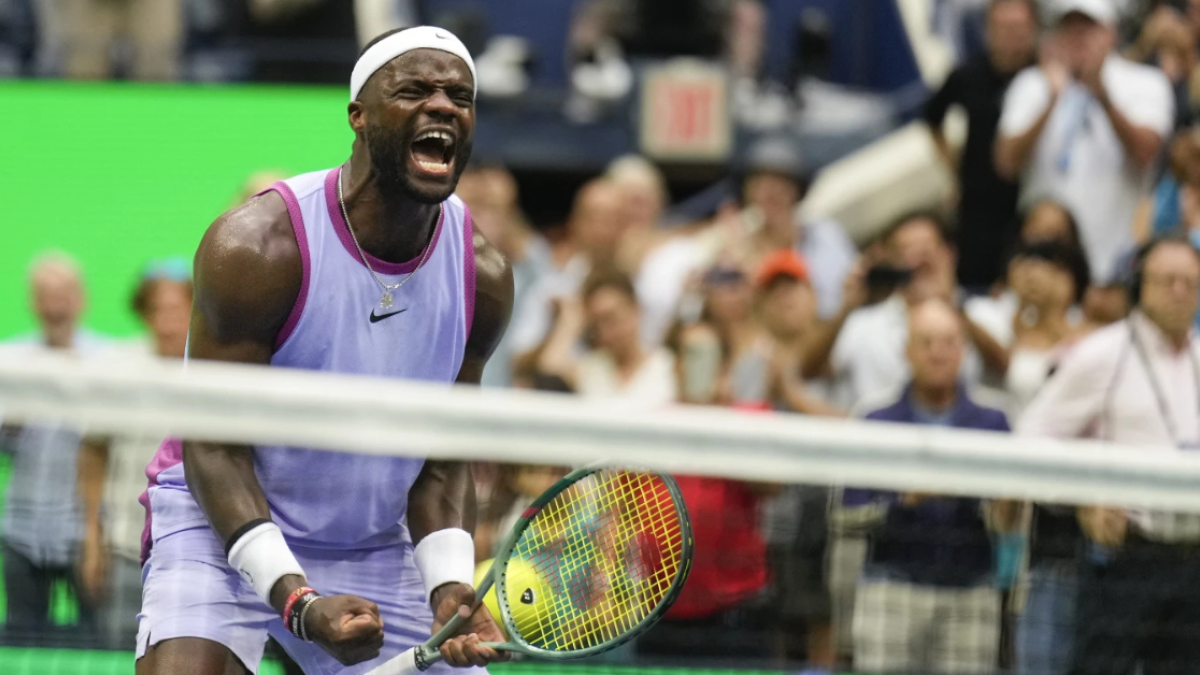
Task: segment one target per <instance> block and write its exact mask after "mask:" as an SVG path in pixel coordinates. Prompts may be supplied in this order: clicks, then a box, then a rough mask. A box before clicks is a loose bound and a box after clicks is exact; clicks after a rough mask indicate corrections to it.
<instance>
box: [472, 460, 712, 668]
mask: <svg viewBox="0 0 1200 675" xmlns="http://www.w3.org/2000/svg"><path fill="white" fill-rule="evenodd" d="M612 470H626V471H631V472H637V473H644V474H653V475H654V476H656V477H657V478H658V479H660V480H661V481H662V482H663V484H664V485H665V486H666V488H667V491H668V492H669V493H670V495H671V503H672V505H673V506H674V507H675V513H676V517H677V519H678V520H679V530H680V532H679V536H680V541H681V550H680V568H679V571H678V572H677V573H676V574H675V578H674V579H673V580H672V581H671V587H670V588H669V589H667V592H666V594H665V595H664V596H663V599H662V600H661V601H660V602H659V603H658V605H656V606H655V607H654V609H653V611H651V612H650V613H649V614H647V615H646V616H645V617H644V618H643V619H642V620H641V621H639V622H638V624H637V625H636V626H634V627H633V628H631V629H629V630H627V631H625V632H624V633H622V634H621V635H618V636H616V637H614V638H612V639H610V640H608V641H606V642H604V643H601V644H598V645H594V646H591V647H585V648H583V649H571V650H565V651H556V650H553V649H543V648H541V647H537V646H535V645H531V644H529V643H528V642H525V641H524V640H523V639H521V638H520V632H519V631H518V630H517V626H516V620H515V619H514V618H513V616H512V613H511V611H510V610H509V606H510V605H509V602H508V585H507V584H506V583H503V581H504V579H505V577H506V575H507V571H508V563H509V560H510V559H511V558H512V552H513V549H514V548H516V546H517V542H519V541H520V539H521V535H523V534H524V533H525V531H526V530H527V529H528V528H529V525H530V524H531V523H532V522H533V521H534V520H535V519H536V518H537V517H538V514H540V513H541V510H542V509H543V508H545V506H546V505H547V504H549V503H550V502H551V501H553V500H554V498H555V497H557V496H558V495H560V494H562V493H563V492H564V491H566V490H567V489H568V488H570V487H571V486H572V485H575V484H576V483H578V482H580V481H582V480H584V479H585V478H587V477H588V476H592V475H595V474H597V473H602V472H604V471H612ZM692 548H693V541H692V522H691V519H690V518H689V517H688V511H687V505H686V504H685V503H684V501H683V493H682V492H681V491H680V489H679V485H678V484H677V483H676V482H675V480H674V479H673V478H671V477H670V476H668V475H667V474H664V473H659V472H657V471H647V470H644V469H637V468H630V467H620V468H618V467H613V466H603V465H601V466H595V465H593V466H587V467H583V468H580V469H576V470H574V471H572V472H571V473H568V474H567V475H566V476H563V477H562V478H561V479H559V481H558V482H557V483H555V484H554V485H552V486H551V487H550V489H548V490H546V491H545V492H544V493H542V494H541V496H539V497H538V498H537V499H535V500H534V501H533V503H532V504H531V505H530V506H529V508H527V509H525V512H524V513H522V514H521V517H520V518H518V519H517V522H516V523H515V524H514V525H513V528H512V530H511V531H510V532H509V534H508V536H507V537H506V538H505V539H504V541H503V542H502V543H501V544H500V548H499V551H498V552H497V553H496V558H495V560H496V562H495V563H493V564H492V569H491V570H490V571H489V573H488V578H487V579H485V580H484V583H482V584H480V588H483V589H484V590H482V591H480V590H476V597H477V598H482V597H483V596H484V594H486V593H487V588H485V587H488V588H490V586H491V585H495V586H496V599H497V600H498V601H499V602H497V604H498V605H499V607H500V617H501V619H502V620H503V621H504V628H505V632H506V633H507V634H508V635H509V636H510V637H509V640H508V641H507V642H504V643H502V644H494V645H489V646H494V647H496V648H497V649H504V650H506V651H516V652H520V653H523V654H528V655H530V656H535V657H537V658H539V659H546V660H551V661H568V660H572V659H581V658H587V657H589V656H595V655H597V654H603V653H604V652H607V651H611V650H613V649H616V648H617V647H619V646H621V645H623V644H625V643H626V642H629V641H630V640H632V639H633V638H635V637H637V636H638V635H641V634H642V633H644V632H645V631H646V630H647V629H648V628H650V626H652V625H654V624H655V623H656V622H657V621H658V620H659V619H660V618H661V617H662V615H663V614H665V613H666V612H667V610H668V609H670V608H671V605H673V604H674V603H675V600H676V599H678V597H679V593H680V591H681V590H682V589H683V585H684V583H685V582H686V581H687V577H688V573H689V571H690V570H691V564H692Z"/></svg>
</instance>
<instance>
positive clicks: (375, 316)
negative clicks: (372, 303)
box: [371, 307, 408, 323]
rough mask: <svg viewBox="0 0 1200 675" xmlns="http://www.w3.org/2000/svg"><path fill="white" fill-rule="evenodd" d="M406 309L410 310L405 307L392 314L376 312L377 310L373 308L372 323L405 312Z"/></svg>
mask: <svg viewBox="0 0 1200 675" xmlns="http://www.w3.org/2000/svg"><path fill="white" fill-rule="evenodd" d="M406 311H408V308H407V307H405V308H404V309H402V310H399V311H396V312H392V313H391V314H376V313H375V310H371V323H379V322H380V321H383V320H384V319H386V318H388V317H389V316H396V315H397V314H403V313H404V312H406Z"/></svg>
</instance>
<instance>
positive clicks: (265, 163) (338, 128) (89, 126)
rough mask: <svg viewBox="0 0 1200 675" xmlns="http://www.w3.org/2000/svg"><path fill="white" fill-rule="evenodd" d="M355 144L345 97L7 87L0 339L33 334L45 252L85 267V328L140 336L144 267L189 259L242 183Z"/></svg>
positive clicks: (333, 156)
mask: <svg viewBox="0 0 1200 675" xmlns="http://www.w3.org/2000/svg"><path fill="white" fill-rule="evenodd" d="M352 138H353V137H352V135H351V133H350V130H349V128H348V127H347V124H346V94H345V91H344V90H343V89H341V88H336V89H329V88H314V89H307V88H293V87H230V86H188V85H140V84H80V83H62V82H56V83H49V82H47V83H38V82H10V83H0V339H3V338H7V337H10V336H12V335H14V334H19V333H23V332H26V331H29V330H31V329H32V328H33V322H32V319H31V317H30V316H29V311H28V301H27V292H26V287H25V275H26V271H27V268H28V264H29V261H30V259H31V258H32V257H33V256H35V255H36V254H37V253H39V252H41V251H45V250H47V249H61V250H64V251H67V252H69V253H71V254H73V255H75V256H76V257H77V258H78V259H79V261H80V263H81V264H82V266H83V268H84V273H85V275H86V283H87V286H88V293H89V309H88V312H87V315H86V317H85V319H84V322H85V324H86V325H87V326H88V327H90V328H92V329H93V330H96V331H100V332H102V333H108V334H111V335H119V336H125V335H130V334H133V333H135V332H136V331H137V330H138V327H137V324H136V322H135V320H134V317H133V316H132V315H131V314H130V311H129V309H128V297H129V294H130V291H131V288H132V286H133V284H134V282H135V281H136V277H137V274H138V271H139V270H140V269H141V267H142V266H143V265H144V264H145V263H146V262H147V261H148V260H151V259H154V258H159V257H163V256H168V255H181V256H186V257H187V258H188V259H189V260H190V259H191V256H192V254H193V253H194V252H195V248H196V244H197V243H198V242H199V240H200V237H201V235H202V234H203V233H204V229H205V227H206V226H207V225H208V224H209V223H210V222H212V220H213V219H214V218H215V217H216V216H218V215H219V214H220V213H221V212H222V211H224V210H225V209H227V208H228V207H229V206H231V205H232V202H233V200H234V199H235V196H236V195H237V193H238V191H239V190H240V187H241V185H242V183H243V181H244V180H245V179H246V177H247V176H249V175H250V174H252V173H254V172H255V171H259V170H264V169H276V170H279V171H282V172H284V173H286V174H288V175H291V174H295V173H300V172H304V171H311V170H316V169H322V168H326V167H330V166H334V165H336V164H338V163H339V162H341V161H343V160H344V159H345V157H346V156H347V155H348V154H349V151H350V142H351V140H352Z"/></svg>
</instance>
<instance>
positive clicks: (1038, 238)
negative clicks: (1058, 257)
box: [1017, 199, 1083, 248]
mask: <svg viewBox="0 0 1200 675" xmlns="http://www.w3.org/2000/svg"><path fill="white" fill-rule="evenodd" d="M1017 240H1018V242H1019V244H1021V245H1025V246H1028V245H1031V244H1039V243H1044V242H1048V241H1056V242H1059V243H1061V244H1063V245H1065V246H1070V247H1072V248H1081V247H1082V246H1083V244H1082V243H1081V242H1080V240H1079V225H1078V224H1077V223H1076V222H1075V216H1073V215H1071V212H1070V211H1069V210H1068V209H1067V207H1065V206H1063V205H1062V204H1061V203H1059V202H1056V201H1054V200H1051V199H1044V200H1042V201H1040V202H1037V203H1036V204H1034V205H1033V206H1032V207H1030V208H1029V210H1028V211H1026V212H1025V217H1024V218H1023V219H1022V220H1021V229H1020V231H1019V233H1018V236H1017Z"/></svg>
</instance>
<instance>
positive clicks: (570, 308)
mask: <svg viewBox="0 0 1200 675" xmlns="http://www.w3.org/2000/svg"><path fill="white" fill-rule="evenodd" d="M640 326H641V310H640V308H639V307H638V303H637V296H636V294H635V293H634V290H633V284H632V282H630V280H629V277H627V276H625V275H624V274H622V273H620V272H618V271H615V270H605V269H600V270H597V271H595V272H593V273H592V274H591V275H590V276H589V277H588V279H587V281H585V282H584V285H583V290H582V292H581V295H580V297H571V298H566V299H563V300H562V301H560V302H559V303H558V317H557V319H556V320H555V324H554V329H553V330H552V331H551V332H550V337H549V338H547V340H546V343H545V344H544V345H543V346H542V349H541V353H540V354H539V356H538V358H537V366H538V370H539V371H541V373H542V374H544V375H551V376H556V377H558V378H560V379H561V380H562V381H563V383H564V384H566V386H567V388H568V389H570V390H571V391H574V392H575V393H577V394H580V395H583V396H588V397H592V398H607V399H619V400H622V401H627V402H630V403H636V404H638V405H639V407H653V406H665V405H668V404H670V403H674V402H675V400H676V399H677V394H676V384H675V359H674V357H673V356H672V355H671V353H670V352H669V351H667V350H665V349H655V350H652V351H650V350H647V349H646V348H644V347H643V346H642V341H641V338H640V334H639V333H640ZM585 336H586V346H587V349H586V350H585V351H584V353H583V354H582V356H580V355H579V347H580V344H581V343H584V342H585Z"/></svg>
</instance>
